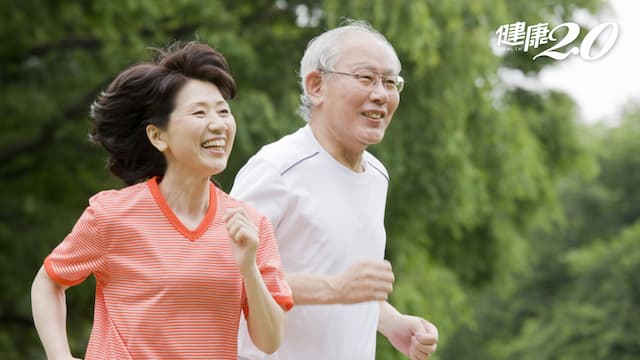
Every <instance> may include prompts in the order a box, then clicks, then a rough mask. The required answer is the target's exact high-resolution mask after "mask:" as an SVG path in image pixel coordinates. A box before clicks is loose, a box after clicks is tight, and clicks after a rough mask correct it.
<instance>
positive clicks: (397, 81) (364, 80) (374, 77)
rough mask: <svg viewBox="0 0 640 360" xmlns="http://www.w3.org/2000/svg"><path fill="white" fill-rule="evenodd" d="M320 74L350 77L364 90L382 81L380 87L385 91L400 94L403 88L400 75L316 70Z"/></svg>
mask: <svg viewBox="0 0 640 360" xmlns="http://www.w3.org/2000/svg"><path fill="white" fill-rule="evenodd" d="M318 71H320V72H321V73H325V74H338V75H346V76H350V77H352V78H354V79H356V80H358V81H359V82H360V84H362V85H363V86H364V87H365V88H367V89H369V90H371V89H373V88H374V87H376V86H378V83H379V82H380V80H382V85H383V86H384V88H385V89H387V91H397V92H401V91H402V89H403V88H404V79H403V78H402V76H400V75H384V74H379V73H375V72H373V71H364V72H361V73H358V74H349V73H345V72H339V71H329V70H323V69H318Z"/></svg>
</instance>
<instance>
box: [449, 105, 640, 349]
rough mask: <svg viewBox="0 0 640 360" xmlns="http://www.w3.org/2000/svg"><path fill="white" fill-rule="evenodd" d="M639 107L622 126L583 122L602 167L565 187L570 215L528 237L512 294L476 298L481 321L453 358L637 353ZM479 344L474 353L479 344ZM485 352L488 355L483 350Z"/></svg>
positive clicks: (464, 333) (500, 291) (496, 290)
mask: <svg viewBox="0 0 640 360" xmlns="http://www.w3.org/2000/svg"><path fill="white" fill-rule="evenodd" d="M638 125H640V110H639V108H638V107H637V105H636V106H630V107H629V108H628V110H627V112H626V114H625V115H624V117H623V121H622V123H621V124H620V125H619V126H616V127H613V128H606V127H603V126H595V127H585V128H584V129H583V131H582V134H583V138H584V139H586V140H587V141H589V142H590V143H591V144H592V151H593V156H594V159H597V168H595V169H596V170H597V171H596V172H595V173H592V174H591V176H588V177H580V176H575V175H574V176H571V177H568V178H566V179H564V180H563V181H562V182H561V184H560V186H559V194H560V199H561V202H562V204H563V209H564V210H565V211H564V221H562V222H558V223H556V224H555V226H553V227H552V228H550V229H547V230H540V229H538V230H537V231H535V232H533V234H532V236H531V237H530V242H531V246H530V249H531V251H530V256H531V259H532V260H531V261H530V263H529V266H528V267H527V268H525V269H523V270H524V271H521V272H517V273H513V274H512V277H513V278H514V281H513V283H515V284H517V286H515V287H511V288H510V289H508V290H506V291H505V289H504V288H503V287H501V285H500V284H492V285H491V286H490V287H489V288H488V289H486V291H485V292H484V293H482V294H481V295H479V296H478V297H474V300H473V304H474V309H475V315H476V323H477V324H479V325H482V327H483V330H484V331H474V330H475V329H474V328H472V327H461V328H459V330H458V332H457V333H456V335H454V341H457V340H459V341H461V342H463V343H464V345H463V346H462V347H460V348H458V349H453V348H451V349H449V348H448V349H446V356H445V357H446V358H452V359H454V358H455V359H457V358H470V357H473V358H475V359H497V360H500V359H567V360H571V359H584V358H592V359H633V358H637V357H638V355H640V347H639V346H638V342H637V339H636V338H637V337H636V336H635V334H637V333H638V332H639V331H640V327H639V326H638V315H637V314H640V311H639V310H640V309H639V304H640V302H639V299H638V297H639V295H640V292H639V291H638V290H639V289H640V288H639V283H638V281H637V279H636V277H637V276H636V274H637V273H638V267H639V266H640V251H639V250H640V248H639V247H638V243H639V241H640V231H639V230H640V209H638V208H637V207H636V206H635V205H636V204H637V202H638V201H640V197H639V195H640V194H639V193H638V191H637V183H638V181H640V172H639V171H638V169H639V167H638V165H640V164H639V163H638V156H637V154H638V151H640V146H639V144H638V141H637V139H638V136H639V135H640V126H638ZM472 349H473V350H472ZM478 354H482V356H478Z"/></svg>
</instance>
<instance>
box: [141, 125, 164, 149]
mask: <svg viewBox="0 0 640 360" xmlns="http://www.w3.org/2000/svg"><path fill="white" fill-rule="evenodd" d="M145 129H146V131H147V138H148V139H149V141H150V142H151V145H153V146H154V147H155V148H156V149H158V151H160V152H163V151H164V150H166V148H167V143H166V142H165V141H164V132H163V131H162V130H160V129H159V128H158V127H157V126H155V125H151V124H149V125H147V127H146V128H145Z"/></svg>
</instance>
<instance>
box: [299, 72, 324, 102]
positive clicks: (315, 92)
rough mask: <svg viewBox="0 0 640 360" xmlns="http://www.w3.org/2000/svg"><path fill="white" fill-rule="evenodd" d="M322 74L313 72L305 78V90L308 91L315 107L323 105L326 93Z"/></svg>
mask: <svg viewBox="0 0 640 360" xmlns="http://www.w3.org/2000/svg"><path fill="white" fill-rule="evenodd" d="M323 80H324V79H323V77H322V73H321V72H320V71H319V70H313V71H311V72H309V73H308V74H307V76H305V78H304V88H305V89H306V91H307V95H308V96H309V99H311V101H313V105H314V106H318V105H320V104H321V103H322V95H323V91H324V81H323Z"/></svg>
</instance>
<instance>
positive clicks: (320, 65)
mask: <svg viewBox="0 0 640 360" xmlns="http://www.w3.org/2000/svg"><path fill="white" fill-rule="evenodd" d="M353 32H365V33H368V34H371V35H373V36H374V37H375V38H376V39H378V40H380V42H382V44H383V45H385V46H387V47H388V48H389V50H390V51H391V53H392V54H393V55H394V57H395V59H396V62H397V69H394V70H395V71H396V73H400V68H401V65H400V59H398V55H397V54H396V51H395V49H394V48H393V46H392V45H391V43H390V42H389V41H388V40H387V39H386V38H385V37H384V35H382V34H381V33H380V32H378V31H377V30H375V29H374V28H373V27H371V25H370V24H369V23H367V22H365V21H360V20H353V19H347V20H346V21H345V22H344V23H343V25H341V26H339V27H337V28H334V29H332V30H329V31H326V32H324V33H322V34H320V35H318V36H316V37H315V38H313V39H311V41H309V43H308V44H307V49H306V50H305V52H304V55H303V56H302V60H300V86H301V87H302V94H301V95H300V109H299V113H300V115H301V116H302V117H303V118H304V120H305V121H309V119H310V117H311V109H312V107H313V103H312V102H311V99H310V98H309V95H308V94H307V89H306V88H305V84H304V83H305V78H306V77H307V75H308V74H309V73H310V72H311V71H314V70H316V69H322V70H329V71H332V70H334V66H335V64H336V63H337V62H338V55H339V54H340V51H341V50H342V49H341V47H340V45H341V44H342V42H343V41H344V36H345V35H347V34H349V33H353Z"/></svg>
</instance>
